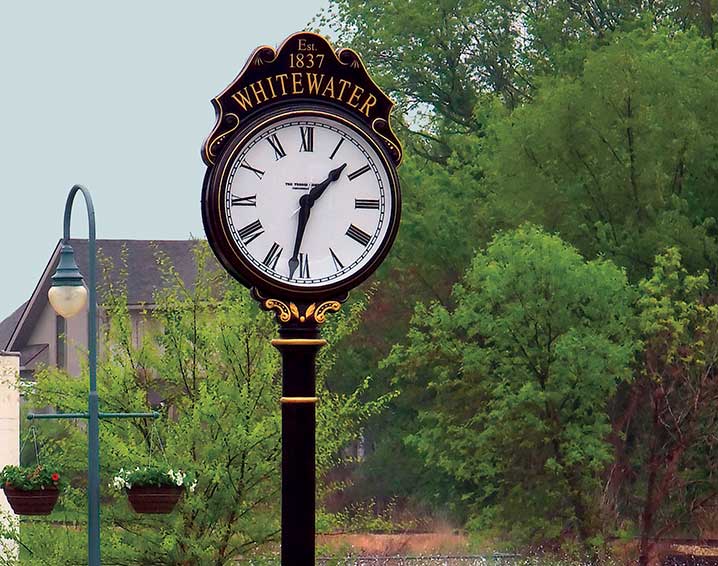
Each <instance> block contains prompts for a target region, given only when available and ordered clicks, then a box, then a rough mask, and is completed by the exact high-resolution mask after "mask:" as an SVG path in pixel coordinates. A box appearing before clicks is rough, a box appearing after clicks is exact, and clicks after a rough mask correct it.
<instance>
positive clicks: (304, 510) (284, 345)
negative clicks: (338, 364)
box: [272, 323, 326, 565]
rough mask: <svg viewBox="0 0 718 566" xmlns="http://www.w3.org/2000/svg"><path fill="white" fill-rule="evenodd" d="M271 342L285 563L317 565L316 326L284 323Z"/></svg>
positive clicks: (318, 347)
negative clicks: (277, 357)
mask: <svg viewBox="0 0 718 566" xmlns="http://www.w3.org/2000/svg"><path fill="white" fill-rule="evenodd" d="M279 336H280V338H279V339H276V340H272V345H273V346H275V347H276V348H277V349H278V350H279V351H280V352H281V354H282V564H285V565H286V564H314V539H315V533H314V515H315V509H314V507H315V493H316V477H315V452H316V449H315V438H316V402H317V397H316V384H315V380H316V355H317V352H318V351H319V349H320V348H321V347H322V346H323V345H324V344H326V341H325V340H322V339H321V338H320V337H319V326H318V325H317V324H316V323H314V324H309V325H304V326H302V325H298V324H285V325H282V326H281V328H280V330H279Z"/></svg>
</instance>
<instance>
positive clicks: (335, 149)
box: [329, 138, 344, 159]
mask: <svg viewBox="0 0 718 566" xmlns="http://www.w3.org/2000/svg"><path fill="white" fill-rule="evenodd" d="M343 143H344V138H340V139H339V143H338V144H337V146H336V147H335V148H334V151H332V154H331V155H330V156H329V159H334V156H335V155H336V154H337V151H339V148H340V147H341V146H342V144H343Z"/></svg>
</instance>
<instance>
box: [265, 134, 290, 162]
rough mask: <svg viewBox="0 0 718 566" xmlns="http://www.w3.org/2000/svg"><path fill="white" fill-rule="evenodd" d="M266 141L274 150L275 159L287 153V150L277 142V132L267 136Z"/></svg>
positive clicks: (277, 159)
mask: <svg viewBox="0 0 718 566" xmlns="http://www.w3.org/2000/svg"><path fill="white" fill-rule="evenodd" d="M267 141H268V142H269V145H271V146H272V149H273V150H274V159H275V160H276V161H279V160H280V159H281V158H282V157H284V156H285V155H287V152H286V151H284V148H283V147H282V144H281V143H280V142H279V138H278V137H277V134H272V135H271V136H269V137H268V138H267Z"/></svg>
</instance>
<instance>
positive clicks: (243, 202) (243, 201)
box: [232, 195, 257, 206]
mask: <svg viewBox="0 0 718 566" xmlns="http://www.w3.org/2000/svg"><path fill="white" fill-rule="evenodd" d="M232 206H257V195H251V196H248V197H236V196H234V195H232Z"/></svg>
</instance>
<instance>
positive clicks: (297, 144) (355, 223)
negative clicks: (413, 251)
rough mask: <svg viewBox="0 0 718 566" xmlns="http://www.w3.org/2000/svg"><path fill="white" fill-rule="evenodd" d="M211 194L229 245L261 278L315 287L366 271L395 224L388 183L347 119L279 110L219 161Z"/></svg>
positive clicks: (372, 149)
mask: <svg viewBox="0 0 718 566" xmlns="http://www.w3.org/2000/svg"><path fill="white" fill-rule="evenodd" d="M220 179H221V180H220V184H219V191H218V193H217V194H218V201H219V202H218V205H219V206H218V208H219V210H218V212H219V214H220V215H221V216H222V217H223V222H222V224H223V226H224V231H225V232H226V236H227V237H228V239H230V240H231V242H230V244H231V248H232V249H233V250H234V252H235V253H237V254H238V255H239V256H240V257H241V259H242V261H243V263H244V264H245V265H246V266H247V267H248V268H249V269H250V270H251V271H252V272H254V273H255V274H256V275H257V277H258V278H259V279H260V280H269V281H271V282H273V283H275V284H276V285H278V286H280V287H281V288H285V289H290V290H291V289H304V290H318V289H321V288H331V287H335V286H336V285H340V284H341V283H343V282H346V281H348V280H349V279H351V278H352V277H354V276H355V275H356V274H357V273H359V272H362V271H365V270H366V269H367V268H368V266H369V265H370V264H372V262H373V260H375V259H376V257H377V256H378V255H379V254H381V253H382V252H385V249H386V247H387V244H389V243H390V242H389V241H388V240H391V239H393V236H394V233H395V231H396V226H395V225H396V221H397V220H398V211H397V210H396V208H397V205H398V203H397V202H396V200H397V199H396V197H395V195H396V194H397V193H396V183H395V181H394V177H393V176H392V175H391V170H390V169H388V167H387V165H386V160H385V158H384V157H383V156H382V155H381V154H380V152H379V150H378V149H377V146H376V144H375V143H374V142H373V141H371V140H370V139H369V138H368V137H367V136H365V135H364V134H363V133H362V132H361V131H360V130H359V129H358V128H355V127H354V126H353V125H352V124H351V123H350V122H349V121H346V120H340V119H335V118H333V117H332V116H330V115H326V114H321V113H309V112H303V113H288V114H287V115H285V117H279V118H276V119H274V120H271V121H268V122H266V123H265V124H264V125H263V126H261V127H259V128H255V129H254V130H252V131H251V132H250V133H249V134H248V135H246V137H244V138H243V139H242V140H241V141H240V142H239V143H238V144H237V145H236V146H235V148H234V150H233V151H232V152H231V153H230V155H229V158H228V159H227V160H226V161H225V164H224V168H223V170H222V176H221V178H220Z"/></svg>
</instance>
